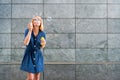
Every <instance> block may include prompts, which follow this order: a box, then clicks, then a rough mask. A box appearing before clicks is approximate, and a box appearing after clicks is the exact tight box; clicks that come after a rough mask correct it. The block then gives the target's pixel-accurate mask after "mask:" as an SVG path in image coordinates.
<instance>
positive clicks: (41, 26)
mask: <svg viewBox="0 0 120 80" xmlns="http://www.w3.org/2000/svg"><path fill="white" fill-rule="evenodd" d="M34 18H37V19H39V20H40V26H39V29H40V31H43V20H42V18H41V17H40V16H35V17H33V18H32V24H33V21H34Z"/></svg>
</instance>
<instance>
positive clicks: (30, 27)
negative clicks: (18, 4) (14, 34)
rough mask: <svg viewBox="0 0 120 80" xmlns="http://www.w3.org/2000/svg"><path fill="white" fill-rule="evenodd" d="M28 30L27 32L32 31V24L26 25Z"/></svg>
mask: <svg viewBox="0 0 120 80" xmlns="http://www.w3.org/2000/svg"><path fill="white" fill-rule="evenodd" d="M28 29H29V31H32V30H33V24H32V22H30V23H29V24H28Z"/></svg>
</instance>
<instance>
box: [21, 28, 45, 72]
mask: <svg viewBox="0 0 120 80" xmlns="http://www.w3.org/2000/svg"><path fill="white" fill-rule="evenodd" d="M28 31H29V30H28V29H26V30H25V37H26V36H27V33H28ZM41 37H44V39H45V40H46V34H45V32H44V31H39V33H38V35H37V36H34V34H33V32H32V33H31V38H30V42H29V44H28V45H27V46H26V49H25V52H24V57H23V60H22V63H21V66H20V70H23V71H26V72H30V73H39V72H43V71H44V59H43V52H42V50H41V47H40V46H41V45H40V43H41V42H40V39H41Z"/></svg>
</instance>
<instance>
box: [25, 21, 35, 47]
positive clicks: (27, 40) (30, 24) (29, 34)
mask: <svg viewBox="0 0 120 80" xmlns="http://www.w3.org/2000/svg"><path fill="white" fill-rule="evenodd" d="M28 29H29V31H28V33H27V36H26V37H25V39H24V45H28V44H29V42H30V38H31V33H32V29H33V25H32V23H29V24H28Z"/></svg>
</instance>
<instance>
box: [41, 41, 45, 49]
mask: <svg viewBox="0 0 120 80" xmlns="http://www.w3.org/2000/svg"><path fill="white" fill-rule="evenodd" d="M45 45H46V41H45V39H41V47H42V48H44V47H45Z"/></svg>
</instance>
